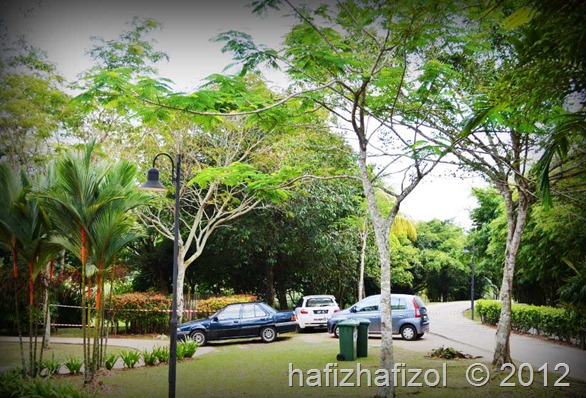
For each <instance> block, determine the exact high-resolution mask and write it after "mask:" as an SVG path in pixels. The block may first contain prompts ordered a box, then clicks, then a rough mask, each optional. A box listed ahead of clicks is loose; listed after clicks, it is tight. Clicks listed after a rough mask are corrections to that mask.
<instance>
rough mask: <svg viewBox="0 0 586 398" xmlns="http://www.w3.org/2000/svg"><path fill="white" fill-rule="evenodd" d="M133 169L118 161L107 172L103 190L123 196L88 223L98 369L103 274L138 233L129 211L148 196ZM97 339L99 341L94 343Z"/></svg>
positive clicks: (100, 352) (102, 309) (98, 364)
mask: <svg viewBox="0 0 586 398" xmlns="http://www.w3.org/2000/svg"><path fill="white" fill-rule="evenodd" d="M135 175H136V168H135V167H134V166H132V165H131V164H129V163H126V162H122V163H118V164H117V165H116V166H115V167H113V168H112V169H111V170H110V172H109V173H108V175H107V177H106V180H105V187H104V189H107V190H111V191H112V192H118V193H119V194H123V199H120V200H116V201H113V202H111V203H110V204H109V205H108V206H106V208H105V209H104V211H103V212H102V213H100V215H99V216H98V217H96V219H95V221H94V222H93V223H92V225H91V228H90V231H89V238H90V240H91V245H92V260H93V262H94V263H95V264H97V284H96V289H97V290H96V311H97V322H96V323H97V326H96V328H95V331H96V334H95V338H94V354H93V359H94V361H93V366H94V367H95V368H96V370H97V369H99V368H100V367H101V365H102V361H103V353H104V345H103V338H104V308H103V306H101V302H102V296H103V292H104V274H105V273H107V272H108V271H109V270H110V269H111V267H112V265H113V264H114V262H115V261H116V259H117V257H118V255H119V254H120V252H121V251H122V250H123V249H124V248H125V247H126V245H127V244H128V243H130V242H132V241H133V240H135V239H136V238H138V236H139V233H138V231H137V229H136V228H135V226H136V225H137V224H136V222H135V220H134V219H133V218H132V217H131V213H130V210H132V209H133V208H135V207H137V206H140V205H143V204H145V203H146V201H147V199H148V196H146V194H144V193H143V192H140V191H138V190H137V189H136V187H135V180H134V177H135ZM98 341H99V344H98Z"/></svg>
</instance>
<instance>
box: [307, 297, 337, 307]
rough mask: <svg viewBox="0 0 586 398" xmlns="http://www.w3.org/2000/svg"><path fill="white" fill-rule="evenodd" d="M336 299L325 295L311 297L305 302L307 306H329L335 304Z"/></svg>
mask: <svg viewBox="0 0 586 398" xmlns="http://www.w3.org/2000/svg"><path fill="white" fill-rule="evenodd" d="M333 305H335V304H334V300H332V299H331V298H327V297H323V298H311V299H308V300H307V303H306V304H305V306H306V307H327V306H333Z"/></svg>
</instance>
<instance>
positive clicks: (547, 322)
mask: <svg viewBox="0 0 586 398" xmlns="http://www.w3.org/2000/svg"><path fill="white" fill-rule="evenodd" d="M476 312H477V313H478V314H479V315H480V317H481V319H482V322H483V323H490V324H492V325H496V324H497V323H498V321H499V319H500V315H501V302H500V301H494V300H477V301H476ZM511 327H512V329H514V330H516V331H519V332H525V333H533V334H538V335H543V336H548V337H551V338H558V339H560V340H563V341H572V340H577V341H583V339H584V335H585V334H586V319H584V318H582V317H580V316H579V315H578V314H577V313H576V312H573V311H569V310H566V309H563V308H554V307H545V306H535V305H527V304H513V306H512V309H511Z"/></svg>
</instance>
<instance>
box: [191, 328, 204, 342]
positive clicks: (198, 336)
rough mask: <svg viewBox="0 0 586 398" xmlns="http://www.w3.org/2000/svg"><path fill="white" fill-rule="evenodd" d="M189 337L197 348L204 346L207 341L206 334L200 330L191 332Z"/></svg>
mask: <svg viewBox="0 0 586 398" xmlns="http://www.w3.org/2000/svg"><path fill="white" fill-rule="evenodd" d="M190 336H191V338H192V339H193V341H195V342H196V343H197V345H198V346H202V345H204V344H205V343H206V341H207V337H206V334H205V333H204V332H202V331H201V330H195V331H193V332H191V334H190Z"/></svg>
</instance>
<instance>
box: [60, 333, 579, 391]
mask: <svg viewBox="0 0 586 398" xmlns="http://www.w3.org/2000/svg"><path fill="white" fill-rule="evenodd" d="M212 346H213V347H215V350H214V351H213V352H211V353H208V354H205V355H202V356H200V357H196V358H195V359H192V360H187V361H182V362H180V363H179V364H178V366H177V397H296V396H303V397H372V396H374V395H375V394H376V391H377V387H376V386H371V387H368V386H366V385H364V384H365V383H366V380H365V377H363V379H362V384H363V386H361V387H356V386H355V387H342V386H339V384H340V381H341V379H342V377H343V374H342V371H341V369H356V367H357V364H358V363H360V367H361V369H368V370H370V371H371V373H374V372H375V371H376V369H378V367H379V366H378V364H379V363H378V357H379V355H380V351H379V349H377V348H372V347H371V348H370V351H369V356H368V358H360V359H359V361H348V362H337V361H336V354H337V353H338V351H339V350H338V340H336V339H326V340H325V341H320V342H309V341H304V340H303V336H302V335H296V334H292V335H289V336H287V337H283V338H281V339H279V340H278V341H276V342H274V343H272V344H264V343H261V342H260V341H254V340H253V341H249V342H246V343H242V342H229V343H216V344H212ZM336 362H337V367H335V368H334V369H337V370H338V387H334V386H333V384H335V381H334V377H333V373H332V374H330V377H329V384H330V386H329V387H328V386H326V381H325V376H324V373H323V371H322V372H321V384H322V386H321V387H317V386H316V387H310V386H307V381H308V380H307V377H308V376H311V373H308V371H309V370H311V369H320V370H323V369H324V368H325V366H326V364H327V363H336ZM395 362H404V363H405V364H406V365H405V367H406V368H407V369H416V368H418V369H423V370H424V371H425V370H428V369H436V370H437V372H438V373H440V374H442V373H443V368H442V366H443V364H444V363H445V364H446V365H445V367H446V370H447V375H446V376H445V377H446V378H445V380H446V383H447V387H442V386H441V383H440V386H438V387H434V388H430V387H399V388H398V396H423V397H427V396H434V397H435V396H437V397H450V398H451V397H464V396H465V397H495V396H496V397H584V396H586V383H584V382H578V381H575V380H570V379H566V380H564V381H565V382H569V383H570V386H569V387H553V386H552V385H553V383H554V382H555V381H556V380H557V379H558V378H559V376H558V375H557V374H549V375H548V384H550V386H548V387H544V386H543V384H544V381H543V375H542V374H541V373H538V372H537V371H535V375H534V381H533V383H532V384H531V385H530V386H527V387H522V386H520V385H519V381H518V378H517V377H516V376H515V377H513V378H511V379H510V380H508V381H509V382H514V383H515V384H516V385H517V386H516V387H502V386H500V383H501V382H502V380H503V378H504V376H505V374H494V375H493V377H492V379H491V380H490V381H489V382H488V384H487V385H485V386H484V387H472V386H470V385H469V383H468V382H467V381H466V378H465V374H466V369H467V368H468V367H469V366H470V365H471V364H473V363H476V362H478V360H469V359H466V360H463V359H458V360H451V361H448V360H438V359H432V358H429V357H427V356H426V355H425V354H422V353H417V352H413V351H408V350H404V349H399V348H396V350H395ZM290 364H291V365H290ZM290 366H291V368H292V369H300V370H301V371H302V373H303V376H302V378H301V379H302V380H301V382H302V384H303V386H299V384H300V379H299V375H298V373H297V374H293V375H292V377H291V381H292V382H293V386H289V383H290V375H289V369H290ZM331 366H334V365H331ZM399 375H401V374H399ZM405 375H406V381H408V380H409V378H410V377H411V375H410V374H407V373H406V372H405ZM313 376H314V378H313V379H311V377H310V380H309V381H310V382H312V381H313V382H314V383H315V382H316V377H315V374H313ZM373 377H374V376H373ZM399 377H401V376H399ZM528 377H529V375H528V374H527V373H524V375H523V380H524V381H525V382H527V380H528ZM399 380H400V378H399ZM57 381H58V382H59V383H73V384H74V385H75V386H77V387H79V388H81V383H82V380H81V377H79V376H76V377H71V376H67V377H64V376H61V377H59V378H57ZM350 381H351V382H353V383H355V384H356V377H351V378H350ZM417 381H418V382H423V377H422V376H420V377H419V378H418V379H417ZM96 385H98V386H99V389H98V391H97V397H98V398H100V397H104V398H105V397H110V396H116V397H137V398H144V397H166V396H167V391H168V390H167V389H168V367H167V366H155V367H141V368H136V369H132V370H129V369H122V370H114V371H109V372H107V371H104V372H102V373H101V375H100V376H99V377H98V380H97V383H96Z"/></svg>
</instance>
